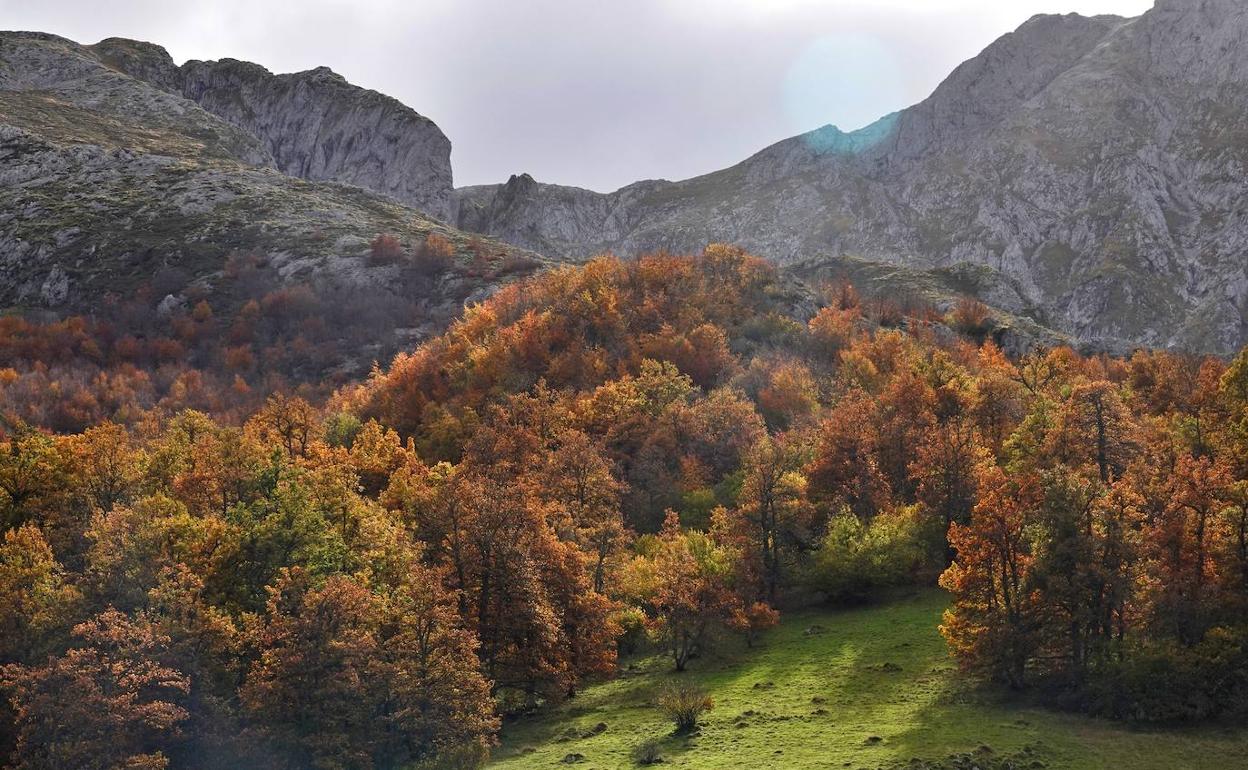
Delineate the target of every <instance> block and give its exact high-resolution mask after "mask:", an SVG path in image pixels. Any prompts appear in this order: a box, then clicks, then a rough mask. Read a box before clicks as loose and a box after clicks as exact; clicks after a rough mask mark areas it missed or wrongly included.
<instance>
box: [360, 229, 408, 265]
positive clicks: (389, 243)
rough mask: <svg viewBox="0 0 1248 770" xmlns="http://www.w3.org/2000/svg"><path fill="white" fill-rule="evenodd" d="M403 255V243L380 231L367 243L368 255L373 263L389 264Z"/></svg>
mask: <svg viewBox="0 0 1248 770" xmlns="http://www.w3.org/2000/svg"><path fill="white" fill-rule="evenodd" d="M401 256H403V244H401V243H399V239H398V238H397V237H395V236H393V235H389V234H387V233H382V234H381V235H378V236H377V237H376V238H374V239H373V240H372V242H371V243H369V244H368V257H369V260H370V261H371V262H372V263H373V264H374V265H390V264H393V263H395V262H397V261H398V260H399V257H401Z"/></svg>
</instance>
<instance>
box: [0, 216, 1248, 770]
mask: <svg viewBox="0 0 1248 770" xmlns="http://www.w3.org/2000/svg"><path fill="white" fill-rule="evenodd" d="M388 248H389V244H388V242H386V241H384V240H382V241H378V242H375V243H374V252H375V254H378V257H379V258H385V257H386V255H385V253H384V252H385V251H386V250H387V249H388ZM438 251H439V245H438V244H437V243H432V244H430V245H427V246H426V252H425V253H426V258H428V257H427V255H428V254H429V253H436V252H438ZM430 269H432V270H445V269H448V268H447V266H446V265H435V266H434V267H433V268H428V267H427V265H426V267H424V268H420V269H413V270H412V271H410V272H409V273H406V275H408V276H409V278H410V280H413V281H419V280H423V278H422V277H421V276H422V275H425V274H427V273H428V272H429V270H430ZM481 269H482V270H484V269H486V267H481ZM504 269H507V268H504ZM264 270H265V268H264V265H263V264H262V262H261V261H259V260H257V259H253V258H247V257H236V258H233V259H232V260H231V262H230V264H229V266H228V267H227V278H226V280H229V281H237V283H238V285H239V286H245V287H248V288H247V290H246V291H247V292H250V293H245V294H236V295H234V296H233V297H232V298H231V300H230V301H229V302H224V301H218V304H215V305H214V300H219V296H205V297H202V298H194V301H193V302H191V303H188V304H187V305H186V306H184V307H176V308H169V309H166V312H162V313H160V314H155V313H152V312H147V311H141V310H140V308H143V307H150V306H151V305H152V304H153V303H151V302H150V301H149V300H150V299H151V298H153V297H156V296H160V293H161V289H160V287H158V286H157V287H151V286H149V287H147V288H146V289H145V290H144V291H145V292H146V293H140V295H139V296H138V297H137V298H136V299H134V300H133V301H127V300H122V299H116V298H115V299H113V300H110V303H108V304H107V306H106V307H102V308H101V310H100V312H99V313H98V314H96V315H94V316H91V317H74V318H69V319H64V320H51V321H46V322H40V321H38V320H21V319H18V318H15V317H9V318H5V319H3V320H0V354H2V357H0V360H3V361H4V362H5V364H4V366H5V368H3V369H0V409H2V410H3V440H2V442H0V530H2V532H3V540H2V542H0V664H2V668H0V688H2V689H3V694H4V700H3V706H0V749H2V752H3V755H4V756H6V757H8V758H9V760H8V761H9V765H8V766H10V767H12V768H14V770H47V769H50V768H100V769H101V770H103V769H105V768H128V769H130V770H139V769H140V768H143V769H146V770H156V769H157V768H175V769H178V770H182V769H186V770H200V769H202V770H212V769H215V768H234V767H254V768H272V769H273V770H294V769H295V768H308V767H314V768H325V769H327V770H328V769H334V770H373V769H376V770H382V769H387V770H388V769H396V770H397V769H398V768H439V767H440V768H468V767H477V766H479V765H481V764H483V763H484V762H486V761H487V759H488V757H489V755H490V752H491V750H492V748H493V747H494V746H495V745H496V741H497V739H498V735H499V733H500V730H504V729H506V728H505V726H506V724H507V723H508V721H509V720H512V719H516V718H519V717H522V716H524V715H532V714H540V713H543V711H545V710H548V709H550V708H552V707H554V706H556V705H558V704H561V703H565V702H569V701H575V699H576V698H577V697H578V695H579V694H580V692H581V691H582V690H583V689H584V688H585V687H587V686H589V685H591V684H593V683H595V682H601V681H603V680H608V679H611V678H612V677H615V676H617V675H619V673H620V671H621V667H622V665H623V662H624V661H625V660H628V659H630V658H631V657H633V656H636V655H639V654H643V653H653V654H657V655H661V656H662V657H663V659H664V660H665V664H664V665H665V666H666V667H667V668H668V670H670V672H671V674H672V680H673V681H674V682H679V681H681V680H680V676H681V675H680V672H683V671H686V670H689V669H696V668H697V667H698V666H699V665H701V664H702V662H703V661H704V660H707V659H708V658H710V657H712V656H714V655H715V654H716V651H717V650H722V649H728V648H733V649H735V648H749V647H751V646H753V645H757V644H765V643H766V639H767V634H768V632H769V630H770V629H772V628H773V627H774V626H775V625H776V624H777V623H778V622H779V621H780V620H781V619H782V618H783V617H784V616H785V615H786V613H790V612H794V611H800V610H802V609H803V608H808V607H816V606H819V607H823V606H835V607H849V606H863V605H870V604H872V603H877V602H881V601H886V600H887V597H889V596H892V595H895V594H896V593H897V592H898V591H905V590H909V589H913V588H916V587H934V586H939V587H941V588H942V589H943V590H944V591H945V592H947V596H948V609H947V611H946V612H945V615H944V618H943V621H942V623H941V625H940V629H939V632H940V633H941V634H942V635H943V637H944V639H945V641H946V643H947V646H948V651H949V654H950V655H951V656H952V657H953V659H954V660H956V662H957V665H958V666H959V667H960V669H961V670H962V671H963V672H964V673H965V676H966V677H967V678H968V680H972V681H975V682H978V683H979V686H982V687H983V688H987V689H990V690H996V691H1000V692H1009V693H1018V694H1021V695H1022V696H1025V697H1027V698H1031V699H1034V700H1035V701H1037V702H1040V703H1043V704H1044V705H1045V707H1046V708H1052V709H1055V710H1062V711H1069V712H1075V713H1081V714H1088V715H1094V716H1097V717H1102V718H1107V719H1113V720H1122V721H1124V722H1128V723H1132V724H1182V723H1190V722H1193V721H1197V720H1218V719H1233V718H1236V717H1243V716H1244V715H1245V714H1248V354H1241V355H1240V356H1239V357H1237V358H1234V359H1231V360H1225V359H1221V358H1215V357H1197V356H1192V355H1185V354H1180V353H1170V352H1154V351H1149V350H1140V351H1138V352H1136V353H1134V354H1133V355H1131V356H1129V357H1113V356H1109V355H1104V354H1092V353H1089V354H1081V353H1079V352H1076V351H1075V350H1073V349H1070V348H1066V347H1056V348H1052V349H1035V350H1031V351H1029V352H1025V353H1024V352H1019V353H1018V354H1007V353H1006V352H1004V351H1003V349H1002V348H1001V347H999V346H998V343H999V342H1000V335H999V331H1000V329H1001V323H1002V322H1001V321H1000V319H999V318H998V317H997V316H996V314H995V313H994V312H993V311H990V310H989V309H988V308H986V307H985V306H984V305H982V304H980V303H978V302H976V301H974V300H971V299H966V300H963V301H961V302H958V303H957V304H955V305H953V306H952V307H951V308H949V309H947V310H944V311H941V310H938V309H936V308H935V307H934V306H931V305H928V304H925V303H923V302H920V301H900V300H897V299H896V298H893V299H889V298H886V297H867V296H866V295H865V294H864V295H862V296H860V295H859V293H858V292H857V291H856V290H855V288H854V287H853V286H852V285H850V284H849V283H847V282H844V281H829V282H828V283H826V284H825V285H823V286H822V287H820V288H819V290H818V292H817V296H816V297H815V298H814V299H812V298H811V297H810V296H808V295H805V294H802V293H801V292H798V291H795V290H794V287H793V286H792V285H791V284H790V283H789V282H788V281H787V279H786V278H785V276H784V274H783V273H782V272H780V271H779V270H778V269H777V268H775V267H774V266H772V265H771V264H769V263H768V262H766V261H764V260H762V259H759V258H756V257H754V256H751V255H749V254H746V253H745V252H743V251H742V250H740V249H737V248H733V247H729V246H723V245H713V246H710V247H708V248H707V249H706V250H705V251H704V252H703V253H701V254H698V255H694V256H676V255H671V254H666V253H656V254H651V255H647V256H643V257H640V258H637V259H628V260H624V259H617V258H614V257H600V258H597V259H595V260H592V261H590V262H588V263H587V264H584V265H581V266H564V267H558V268H555V269H552V270H550V271H548V272H545V273H543V274H540V275H537V276H535V277H530V278H526V279H524V280H521V281H519V282H516V283H511V284H510V285H507V286H505V287H503V288H501V289H500V290H499V291H498V292H496V293H495V294H494V295H493V296H492V297H490V298H489V299H487V300H485V301H482V302H480V303H474V304H470V305H469V306H468V307H467V308H466V310H465V312H464V314H463V316H462V318H460V319H459V320H457V321H455V322H454V323H453V324H452V325H451V326H450V327H449V328H448V329H447V330H446V331H445V332H443V333H441V334H440V335H437V336H434V337H432V338H430V339H429V340H427V341H425V342H424V343H422V344H420V345H419V346H418V347H415V348H414V349H411V350H409V351H405V352H397V355H394V357H393V359H392V360H386V359H389V357H390V355H391V354H393V353H395V352H396V351H389V350H386V351H381V353H380V354H379V355H380V356H384V358H383V360H381V361H380V362H379V363H380V365H379V366H376V367H375V368H374V370H373V372H372V374H371V376H366V377H362V378H353V377H351V376H347V375H342V374H339V375H332V374H330V373H328V370H329V368H330V367H331V366H332V363H333V362H334V361H335V360H336V358H337V357H338V355H339V353H340V352H341V349H340V348H341V346H344V345H347V346H350V345H357V344H363V341H365V340H367V339H368V337H369V333H370V332H369V329H370V328H372V326H370V325H375V324H378V323H384V322H385V317H384V310H380V311H376V312H381V313H383V316H379V317H371V316H367V314H358V313H350V312H346V311H343V310H342V308H343V307H346V306H347V305H348V304H349V303H346V302H343V301H342V299H343V298H334V297H320V296H317V295H316V293H315V291H313V290H312V289H311V288H306V287H298V286H296V287H293V288H292V287H285V288H279V287H277V286H276V285H269V284H267V283H265V281H264V280H261V278H262V277H263V275H264ZM422 271H423V272H422ZM335 312H338V313H341V315H340V316H339V317H335V316H333V315H332V314H333V313H335ZM379 318H380V320H378V319H379ZM344 330H345V331H344ZM331 332H332V333H331ZM330 340H335V341H334V342H330ZM335 346H338V347H335ZM688 689H689V688H686V690H688ZM713 695H714V693H700V692H690V691H683V692H682V691H680V690H679V689H677V690H673V691H671V692H669V693H667V695H666V697H665V699H664V703H662V704H660V705H661V706H663V708H664V709H665V710H666V711H667V712H668V713H669V714H670V715H671V716H672V719H673V721H674V724H675V728H676V729H677V730H678V731H679V730H681V729H685V730H688V729H691V728H692V727H693V726H694V725H695V724H696V721H697V718H698V714H699V713H700V712H701V711H702V710H704V708H706V707H709V706H710V705H711V703H710V701H711V700H712V699H713ZM682 717H684V718H685V719H686V720H687V721H686V722H684V723H682V722H681V718H682Z"/></svg>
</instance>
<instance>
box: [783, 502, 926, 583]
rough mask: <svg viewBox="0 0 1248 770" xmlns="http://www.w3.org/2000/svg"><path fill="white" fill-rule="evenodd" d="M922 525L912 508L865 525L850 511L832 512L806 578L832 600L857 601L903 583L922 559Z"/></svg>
mask: <svg viewBox="0 0 1248 770" xmlns="http://www.w3.org/2000/svg"><path fill="white" fill-rule="evenodd" d="M923 552H924V551H923V547H922V545H921V542H920V536H919V526H918V523H917V521H916V519H915V517H914V515H913V511H911V510H910V509H903V510H901V511H898V512H896V513H890V514H881V515H879V516H877V517H875V518H874V519H872V520H871V522H870V523H869V524H863V523H862V522H861V521H860V520H859V519H858V517H857V516H855V515H853V514H852V513H849V512H848V511H844V512H842V513H841V514H840V515H837V516H834V517H832V519H831V520H830V521H829V522H828V530H827V533H826V534H825V535H824V537H823V540H822V541H821V542H820V544H819V548H818V550H817V551H816V552H815V555H814V558H813V559H812V562H811V566H810V568H809V569H808V571H807V573H806V581H807V583H808V584H809V586H810V587H811V588H814V589H815V590H817V591H820V592H822V593H823V594H824V595H825V596H826V597H827V599H828V601H831V602H835V603H840V604H853V603H859V602H864V601H867V600H869V599H871V598H873V597H874V596H875V594H877V593H878V592H879V591H880V590H882V589H884V588H889V587H892V586H898V585H904V584H905V583H907V582H909V581H910V580H911V577H912V576H913V574H914V572H915V569H916V568H917V567H918V566H919V565H920V564H921V563H922V561H923Z"/></svg>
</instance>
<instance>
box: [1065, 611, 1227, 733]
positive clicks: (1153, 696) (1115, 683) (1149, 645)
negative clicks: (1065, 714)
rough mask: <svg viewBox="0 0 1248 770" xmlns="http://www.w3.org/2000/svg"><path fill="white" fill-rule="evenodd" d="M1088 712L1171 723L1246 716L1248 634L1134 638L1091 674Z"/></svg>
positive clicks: (1218, 631) (1085, 695)
mask: <svg viewBox="0 0 1248 770" xmlns="http://www.w3.org/2000/svg"><path fill="white" fill-rule="evenodd" d="M1082 697H1083V699H1084V703H1082V704H1077V705H1082V706H1083V707H1084V708H1085V709H1086V710H1088V711H1090V712H1092V713H1093V714H1097V715H1100V716H1107V717H1112V718H1114V719H1126V720H1130V721H1133V722H1151V723H1174V722H1184V721H1199V720H1208V719H1213V718H1219V717H1242V716H1244V715H1245V714H1248V633H1246V632H1245V631H1243V630H1232V629H1227V628H1214V629H1212V630H1210V631H1209V633H1208V634H1206V636H1205V639H1204V640H1203V641H1201V642H1200V643H1199V644H1196V645H1194V646H1192V647H1185V646H1183V645H1181V644H1179V643H1178V642H1173V641H1161V642H1136V643H1135V644H1133V645H1131V646H1130V648H1129V649H1128V651H1127V654H1126V655H1123V656H1121V657H1112V658H1110V659H1108V660H1106V661H1105V662H1104V663H1103V664H1101V665H1100V666H1099V667H1097V668H1096V669H1095V670H1094V671H1093V672H1092V673H1091V674H1090V676H1089V681H1088V684H1087V687H1086V689H1085V691H1084V692H1083V693H1082Z"/></svg>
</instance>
